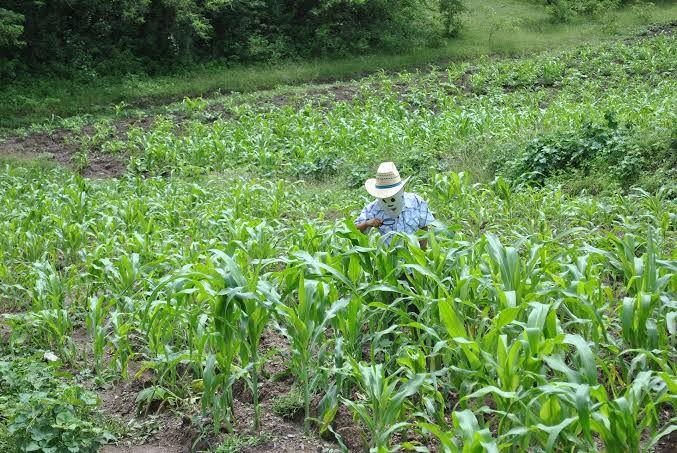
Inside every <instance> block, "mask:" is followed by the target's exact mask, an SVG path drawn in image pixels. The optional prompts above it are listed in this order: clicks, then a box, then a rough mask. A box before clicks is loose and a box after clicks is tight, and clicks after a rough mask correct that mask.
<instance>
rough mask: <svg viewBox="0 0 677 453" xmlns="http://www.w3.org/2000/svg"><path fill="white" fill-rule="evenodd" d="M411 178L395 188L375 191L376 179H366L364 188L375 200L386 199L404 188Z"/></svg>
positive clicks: (405, 179)
mask: <svg viewBox="0 0 677 453" xmlns="http://www.w3.org/2000/svg"><path fill="white" fill-rule="evenodd" d="M409 178H411V176H409V177H407V178H404V179H403V180H402V181H400V183H399V184H398V185H396V186H395V187H389V188H387V189H377V188H376V178H371V179H367V181H366V182H365V183H364V188H365V189H367V192H369V195H371V196H373V197H375V198H388V197H392V196H393V195H395V194H396V193H397V192H399V191H400V190H402V189H403V188H404V185H405V184H406V183H407V182H408V181H409Z"/></svg>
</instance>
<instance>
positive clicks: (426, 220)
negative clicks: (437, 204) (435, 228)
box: [418, 199, 435, 228]
mask: <svg viewBox="0 0 677 453" xmlns="http://www.w3.org/2000/svg"><path fill="white" fill-rule="evenodd" d="M418 201H419V205H418V227H419V228H425V227H427V226H428V225H430V224H431V223H433V222H434V221H435V216H433V214H432V212H430V209H428V202H427V201H425V200H423V199H419V200H418Z"/></svg>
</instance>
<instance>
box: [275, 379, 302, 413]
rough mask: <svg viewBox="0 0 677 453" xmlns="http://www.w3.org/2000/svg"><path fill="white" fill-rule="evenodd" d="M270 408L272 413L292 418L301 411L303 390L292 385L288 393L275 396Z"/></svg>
mask: <svg viewBox="0 0 677 453" xmlns="http://www.w3.org/2000/svg"><path fill="white" fill-rule="evenodd" d="M272 409H273V413H274V414H276V415H279V416H280V417H282V418H286V419H293V418H294V417H296V416H297V415H299V414H300V413H301V412H302V411H303V392H302V391H301V389H299V388H297V387H294V388H292V389H291V390H290V391H289V393H285V394H284V395H279V396H276V397H275V399H274V400H273V404H272Z"/></svg>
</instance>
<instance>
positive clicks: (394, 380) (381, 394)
mask: <svg viewBox="0 0 677 453" xmlns="http://www.w3.org/2000/svg"><path fill="white" fill-rule="evenodd" d="M353 379H354V380H355V381H356V382H357V383H358V386H359V388H360V390H361V391H362V392H364V399H363V400H362V399H361V400H358V401H353V400H349V399H346V398H342V399H341V400H342V401H343V403H344V404H345V405H347V406H348V407H349V408H350V409H351V410H352V411H353V412H354V413H355V415H356V416H357V417H358V418H359V419H360V421H361V422H362V423H364V425H365V426H366V428H367V430H368V432H369V436H370V437H369V439H370V441H369V447H370V450H371V451H375V452H379V453H380V452H387V451H389V447H390V437H391V436H392V435H393V434H394V433H396V432H397V431H399V430H401V429H403V428H405V427H406V426H408V425H409V423H407V422H401V421H398V420H399V418H400V415H401V412H402V410H403V408H404V406H405V403H406V400H407V398H409V397H411V396H412V395H414V394H415V393H416V392H417V390H418V389H419V387H420V386H421V384H422V383H423V381H424V379H425V375H422V374H418V375H414V376H412V377H411V378H408V379H403V378H401V377H400V376H399V373H395V374H393V375H390V376H386V374H385V370H384V368H383V365H381V364H372V365H371V366H368V365H365V364H362V363H354V364H353Z"/></svg>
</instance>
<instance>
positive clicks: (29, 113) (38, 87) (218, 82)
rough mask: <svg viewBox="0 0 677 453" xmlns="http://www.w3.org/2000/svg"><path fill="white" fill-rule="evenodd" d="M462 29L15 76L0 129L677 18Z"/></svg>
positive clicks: (546, 43) (665, 14)
mask: <svg viewBox="0 0 677 453" xmlns="http://www.w3.org/2000/svg"><path fill="white" fill-rule="evenodd" d="M468 3H469V13H468V17H467V21H466V27H465V29H464V31H463V32H462V33H461V34H460V36H459V37H458V38H456V39H453V40H449V41H447V42H445V43H443V45H442V46H440V47H437V48H427V49H416V50H412V51H410V52H406V53H401V54H384V53H377V54H372V55H364V56H357V57H349V58H342V59H331V60H315V61H305V62H282V63H276V64H271V65H251V66H240V67H226V66H223V65H211V66H200V67H196V68H186V70H185V71H184V72H182V73H177V74H172V75H165V76H159V77H148V76H144V75H130V76H128V77H125V78H122V79H120V78H117V77H116V78H111V77H105V76H104V77H98V78H96V79H95V80H92V81H81V80H54V79H48V78H43V79H37V80H35V79H31V80H19V81H17V82H16V83H13V84H9V85H8V86H6V87H4V88H3V89H0V96H2V98H3V99H5V102H3V103H2V105H0V128H16V127H22V126H27V125H30V124H31V123H36V122H43V121H46V120H49V119H50V118H52V117H54V116H59V117H66V116H72V115H75V114H85V113H90V114H102V113H110V112H112V111H113V110H114V105H115V104H118V105H119V104H120V103H122V102H124V103H126V104H131V105H135V106H149V105H154V104H160V103H165V102H169V101H172V100H176V99H180V98H182V97H183V96H191V97H195V96H204V95H208V94H212V93H215V92H222V93H226V92H252V91H257V90H261V89H268V88H273V87H276V86H278V85H287V84H299V83H305V82H321V81H327V80H345V79H350V78H355V77H359V76H361V75H364V74H365V73H372V72H375V71H378V70H386V71H397V70H401V69H406V68H412V67H417V66H423V65H428V64H431V63H438V64H444V63H446V62H448V61H450V60H453V61H459V60H468V59H471V58H474V57H477V56H480V55H518V54H524V53H529V52H535V51H539V50H544V49H561V48H566V47H571V46H575V45H577V44H581V43H583V42H587V43H595V42H599V41H601V40H606V39H608V38H609V37H611V36H613V35H615V34H616V33H618V32H623V33H631V32H632V30H633V29H634V28H635V27H637V26H640V25H643V24H645V23H647V22H665V21H669V20H672V19H674V18H675V17H677V5H676V4H674V3H671V2H667V3H665V4H660V5H659V7H657V8H655V9H654V10H652V11H650V12H649V13H647V14H646V15H645V16H643V17H639V16H638V15H637V14H636V11H634V10H632V9H625V10H621V11H617V12H612V13H610V14H609V15H608V16H607V18H606V19H604V20H602V21H600V20H590V19H585V20H583V19H580V20H577V21H576V22H573V23H569V24H553V23H551V21H550V18H549V16H548V14H547V12H546V10H545V9H544V8H543V7H542V6H539V5H536V4H534V3H529V2H524V1H518V0H503V1H501V2H496V3H493V4H492V5H491V6H487V5H486V3H487V2H483V1H480V0H471V1H469V2H468Z"/></svg>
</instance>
